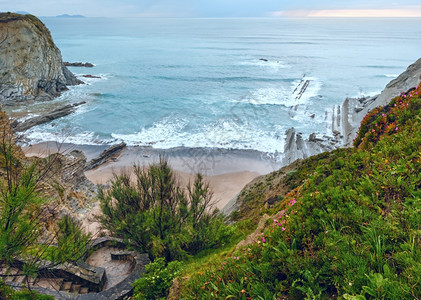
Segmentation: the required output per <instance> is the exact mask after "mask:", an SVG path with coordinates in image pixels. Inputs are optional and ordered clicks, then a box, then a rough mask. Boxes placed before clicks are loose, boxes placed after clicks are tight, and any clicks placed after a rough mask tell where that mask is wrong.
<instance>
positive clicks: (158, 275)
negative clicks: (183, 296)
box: [133, 257, 181, 300]
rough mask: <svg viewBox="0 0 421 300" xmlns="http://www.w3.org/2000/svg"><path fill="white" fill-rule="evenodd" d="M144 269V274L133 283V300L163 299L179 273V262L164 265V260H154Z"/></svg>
mask: <svg viewBox="0 0 421 300" xmlns="http://www.w3.org/2000/svg"><path fill="white" fill-rule="evenodd" d="M145 269H146V274H144V276H143V277H141V278H139V279H137V280H136V281H135V282H134V283H133V286H134V292H133V295H134V296H133V299H135V300H158V299H165V298H166V296H167V295H168V290H169V288H170V287H171V283H172V281H173V279H174V278H175V277H177V276H178V275H179V273H180V269H181V262H179V261H172V262H170V263H169V264H168V265H166V264H165V260H164V258H162V257H161V258H157V259H155V261H154V262H153V263H150V264H149V265H147V266H146V267H145Z"/></svg>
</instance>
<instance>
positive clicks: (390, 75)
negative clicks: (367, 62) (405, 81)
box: [384, 74, 399, 78]
mask: <svg viewBox="0 0 421 300" xmlns="http://www.w3.org/2000/svg"><path fill="white" fill-rule="evenodd" d="M398 76H399V75H398V74H384V77H387V78H396V77H398Z"/></svg>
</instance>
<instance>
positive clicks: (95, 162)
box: [85, 142, 126, 171]
mask: <svg viewBox="0 0 421 300" xmlns="http://www.w3.org/2000/svg"><path fill="white" fill-rule="evenodd" d="M125 147H126V143H124V142H121V143H120V144H117V145H114V146H112V147H110V148H108V149H106V150H104V151H103V152H102V153H101V154H100V155H99V156H98V157H97V158H94V159H92V160H91V161H90V162H89V163H88V164H87V165H86V167H85V171H88V170H91V169H95V168H96V167H98V166H100V165H102V164H104V163H105V162H106V161H107V160H108V159H109V158H111V157H113V156H115V155H117V154H118V153H119V152H120V151H121V150H123V149H124V148H125Z"/></svg>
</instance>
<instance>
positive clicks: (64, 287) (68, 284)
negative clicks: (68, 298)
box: [60, 281, 72, 292]
mask: <svg viewBox="0 0 421 300" xmlns="http://www.w3.org/2000/svg"><path fill="white" fill-rule="evenodd" d="M71 287H72V282H71V281H63V283H62V285H61V287H60V291H65V292H69V291H70V288H71Z"/></svg>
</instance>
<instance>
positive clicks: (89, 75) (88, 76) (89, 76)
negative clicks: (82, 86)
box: [82, 74, 101, 78]
mask: <svg viewBox="0 0 421 300" xmlns="http://www.w3.org/2000/svg"><path fill="white" fill-rule="evenodd" d="M82 77H85V78H101V77H99V76H95V75H91V74H87V75H83V76H82Z"/></svg>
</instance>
